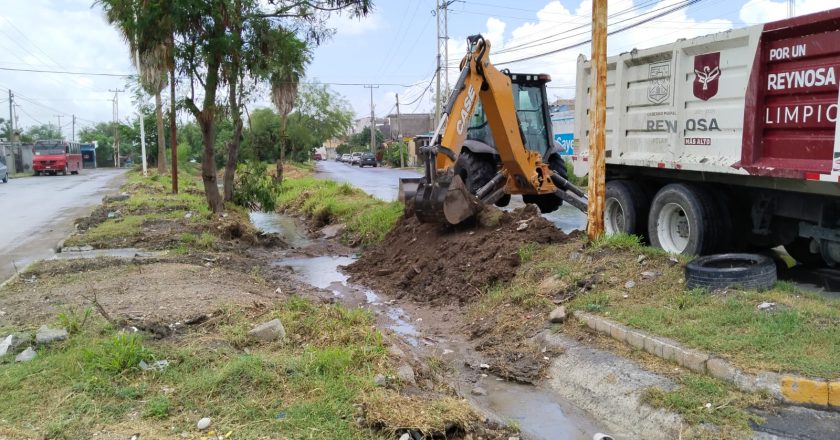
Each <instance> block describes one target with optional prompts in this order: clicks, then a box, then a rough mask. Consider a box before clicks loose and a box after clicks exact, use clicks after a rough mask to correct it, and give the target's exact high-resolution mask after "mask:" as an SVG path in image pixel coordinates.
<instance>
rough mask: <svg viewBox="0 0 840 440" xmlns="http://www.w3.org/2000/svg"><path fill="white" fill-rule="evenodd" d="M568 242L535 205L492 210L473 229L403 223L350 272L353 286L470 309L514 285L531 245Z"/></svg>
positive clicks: (366, 254) (413, 219)
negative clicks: (504, 285)
mask: <svg viewBox="0 0 840 440" xmlns="http://www.w3.org/2000/svg"><path fill="white" fill-rule="evenodd" d="M566 239H567V235H566V234H565V233H563V232H562V231H560V230H559V229H557V228H556V227H555V226H554V225H553V224H552V223H551V222H549V221H548V220H546V219H544V218H543V217H541V216H540V213H539V211H538V210H537V208H536V207H535V206H533V205H528V206H526V207H524V208H520V209H516V210H513V211H510V212H505V211H501V210H498V209H496V208H492V207H488V208H485V210H484V211H482V212H481V214H479V216H478V219H477V220H476V221H475V222H473V223H472V224H470V225H458V226H451V225H437V224H424V223H420V222H419V221H418V220H417V219H416V218H414V217H411V218H402V219H401V220H400V221H399V222H398V223H397V225H396V226H395V227H394V229H392V230H391V232H390V233H389V234H388V235H387V236H386V237H385V239H384V240H382V241H381V242H380V243H379V244H377V245H376V246H375V247H373V248H371V249H368V250H367V251H365V252H364V253H363V254H362V256H361V257H360V258H359V259H358V260H357V261H356V262H354V263H353V264H351V265H349V266H347V268H346V270H347V272H348V273H349V274H350V275H351V281H354V282H358V283H361V284H364V285H366V286H370V287H373V288H376V289H378V290H380V291H383V292H386V293H389V294H392V295H394V296H396V297H398V298H403V297H407V298H410V299H413V300H415V301H421V302H428V303H432V304H452V303H458V304H465V303H468V302H470V301H471V300H472V299H473V298H474V297H476V296H478V295H481V293H482V292H481V290H480V289H483V288H485V287H487V286H490V285H493V284H495V283H501V282H507V281H510V280H511V279H513V277H514V275H516V270H517V268H518V267H519V265H520V263H521V261H520V258H521V256H520V250H521V249H523V248H525V247H526V246H527V245H529V244H532V243H536V244H548V243H559V242H562V241H565V240H566Z"/></svg>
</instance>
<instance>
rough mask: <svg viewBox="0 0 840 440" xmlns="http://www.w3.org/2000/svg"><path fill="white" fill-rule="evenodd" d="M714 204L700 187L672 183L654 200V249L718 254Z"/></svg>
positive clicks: (650, 218) (650, 229)
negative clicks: (715, 252)
mask: <svg viewBox="0 0 840 440" xmlns="http://www.w3.org/2000/svg"><path fill="white" fill-rule="evenodd" d="M720 227H723V225H722V224H720V223H719V222H718V221H717V210H716V209H715V203H714V200H713V199H712V197H711V196H710V195H709V193H708V192H707V191H706V190H705V189H703V188H702V187H700V186H698V185H690V184H685V183H672V184H670V185H666V186H665V187H663V188H662V189H660V190H659V192H657V193H656V196H655V197H654V198H653V202H652V203H651V208H650V215H649V216H648V236H649V237H650V242H651V244H652V245H653V246H656V247H659V248H662V249H664V250H665V251H667V252H670V253H673V254H685V255H704V254H709V253H712V252H714V251H715V247H716V246H717V239H716V238H717V229H718V228H720Z"/></svg>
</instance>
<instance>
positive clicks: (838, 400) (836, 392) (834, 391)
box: [828, 382, 840, 408]
mask: <svg viewBox="0 0 840 440" xmlns="http://www.w3.org/2000/svg"><path fill="white" fill-rule="evenodd" d="M828 404H829V405H831V406H833V407H834V408H840V382H830V383H829V384H828Z"/></svg>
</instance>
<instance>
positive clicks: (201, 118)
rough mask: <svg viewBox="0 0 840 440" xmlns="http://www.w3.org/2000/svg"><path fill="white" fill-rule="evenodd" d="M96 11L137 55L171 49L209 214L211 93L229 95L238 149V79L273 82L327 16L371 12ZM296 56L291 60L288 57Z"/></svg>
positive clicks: (244, 5) (353, 6) (167, 3)
mask: <svg viewBox="0 0 840 440" xmlns="http://www.w3.org/2000/svg"><path fill="white" fill-rule="evenodd" d="M135 1H136V2H137V3H135ZM141 1H142V3H140V2H141ZM99 3H100V4H102V5H103V6H104V7H105V8H106V10H107V8H109V7H110V8H112V9H116V10H118V12H119V13H118V14H117V17H118V18H117V20H118V21H119V22H120V24H119V26H120V27H121V28H124V29H126V30H127V31H129V32H126V34H132V35H136V36H137V44H138V46H140V47H141V52H142V51H143V50H144V49H142V48H151V47H155V46H157V45H159V44H163V43H165V42H166V41H170V40H171V41H172V42H173V46H172V48H173V51H172V53H173V54H174V59H175V63H174V64H175V66H176V67H177V71H178V72H180V73H181V74H182V75H183V79H184V81H185V83H186V85H188V88H189V91H190V92H189V94H188V95H187V96H186V97H184V98H183V105H184V107H185V108H186V109H187V110H188V111H189V112H190V113H191V114H192V115H193V116H194V117H195V119H196V121H197V122H198V125H199V127H200V128H201V133H202V141H203V154H202V161H201V162H202V173H201V174H202V180H203V182H204V192H205V196H206V197H207V202H208V205H209V206H210V209H211V210H212V211H214V212H220V211H222V210H223V209H224V205H223V203H222V199H221V197H220V194H219V189H218V186H217V183H216V179H217V176H216V174H217V173H216V169H217V167H216V160H215V159H216V158H215V148H216V133H217V126H216V124H217V122H218V120H219V115H220V105H219V102H218V100H217V94H218V91H219V88H221V87H226V90H228V91H229V95H230V96H229V99H228V100H227V101H228V107H229V109H228V110H229V111H231V112H232V114H233V115H234V135H233V139H234V140H235V143H236V146H237V147H238V143H239V141H240V136H237V127H236V124H237V122H236V119H237V116H236V114H237V113H238V112H239V109H240V106H241V104H242V99H241V95H240V93H241V92H238V90H241V89H240V86H239V84H242V83H243V82H244V81H243V78H244V76H245V74H247V75H248V76H249V77H250V78H251V79H252V80H253V81H254V83H262V82H265V81H267V80H268V79H270V78H272V77H274V78H278V76H277V74H278V73H279V72H283V71H284V69H287V68H288V66H289V62H288V59H287V58H288V56H289V55H290V53H289V48H290V47H300V44H298V43H300V42H301V41H302V40H300V39H298V36H300V37H301V38H303V42H304V43H305V46H304V48H305V47H306V46H314V45H318V44H320V42H321V41H323V40H324V39H326V38H328V37H330V36H331V35H332V33H333V30H332V29H330V28H328V27H327V26H326V20H327V19H328V18H329V14H330V13H331V12H341V11H343V12H345V13H348V14H350V15H352V16H362V15H366V14H367V13H368V12H369V11H370V9H371V7H372V3H371V1H370V0H308V1H307V0H303V1H301V0H272V1H270V2H261V1H258V0H204V1H199V0H99ZM135 5H139V6H142V7H139V8H136V7H134V6H135ZM170 30H171V32H169V31H170ZM131 31H134V32H131ZM296 42H297V43H296ZM304 52H305V51H300V52H299V53H292V54H291V55H294V56H295V57H296V56H298V55H300V54H302V53H304ZM237 64H238V66H239V67H237ZM170 83H171V84H174V82H170ZM196 91H197V93H196ZM230 97H235V99H230ZM239 132H241V128H240V129H239ZM229 159H230V156H229Z"/></svg>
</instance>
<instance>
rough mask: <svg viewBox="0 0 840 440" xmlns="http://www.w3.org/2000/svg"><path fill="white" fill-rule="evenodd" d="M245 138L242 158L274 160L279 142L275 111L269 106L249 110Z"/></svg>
mask: <svg viewBox="0 0 840 440" xmlns="http://www.w3.org/2000/svg"><path fill="white" fill-rule="evenodd" d="M245 140H246V143H245V147H244V148H243V156H244V159H246V160H257V161H261V162H266V161H270V162H275V161H276V160H277V157H278V156H279V150H278V148H277V146H278V145H279V144H280V118H279V117H278V115H277V113H276V112H275V111H274V110H272V109H270V108H258V109H256V110H254V111H253V112H251V118H250V123H249V128H248V134H247V136H246V137H245Z"/></svg>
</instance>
